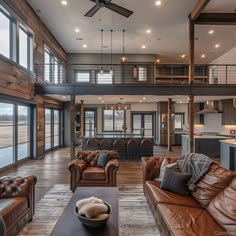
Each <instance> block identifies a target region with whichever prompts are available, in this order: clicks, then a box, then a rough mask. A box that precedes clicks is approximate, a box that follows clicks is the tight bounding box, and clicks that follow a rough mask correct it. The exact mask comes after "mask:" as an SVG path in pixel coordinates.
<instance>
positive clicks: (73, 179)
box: [68, 150, 119, 192]
mask: <svg viewBox="0 0 236 236" xmlns="http://www.w3.org/2000/svg"><path fill="white" fill-rule="evenodd" d="M101 152H108V153H109V157H110V159H109V161H108V163H107V165H106V167H105V168H101V167H97V160H98V157H99V155H100V153H101ZM118 159H119V154H118V152H116V151H112V150H111V151H108V150H97V151H79V152H78V154H77V156H76V158H75V159H74V160H72V161H71V162H70V163H69V165H68V169H69V171H70V189H71V191H72V192H74V191H75V190H76V188H77V187H78V186H99V187H101V186H110V187H113V186H116V173H117V171H118V169H119V163H118Z"/></svg>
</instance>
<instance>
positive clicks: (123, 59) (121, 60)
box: [120, 30, 128, 62]
mask: <svg viewBox="0 0 236 236" xmlns="http://www.w3.org/2000/svg"><path fill="white" fill-rule="evenodd" d="M127 60H128V58H127V57H125V30H123V55H122V57H121V58H120V62H126V61H127Z"/></svg>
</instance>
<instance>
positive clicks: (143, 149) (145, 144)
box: [140, 139, 153, 157]
mask: <svg viewBox="0 0 236 236" xmlns="http://www.w3.org/2000/svg"><path fill="white" fill-rule="evenodd" d="M140 156H141V157H152V156H153V143H152V141H151V140H150V139H143V140H142V141H141V143H140Z"/></svg>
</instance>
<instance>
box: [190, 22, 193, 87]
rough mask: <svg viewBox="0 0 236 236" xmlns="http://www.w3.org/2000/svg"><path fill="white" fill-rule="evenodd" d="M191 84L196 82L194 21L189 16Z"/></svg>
mask: <svg viewBox="0 0 236 236" xmlns="http://www.w3.org/2000/svg"><path fill="white" fill-rule="evenodd" d="M189 84H194V22H193V21H191V18H189Z"/></svg>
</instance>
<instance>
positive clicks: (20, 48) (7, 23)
mask: <svg viewBox="0 0 236 236" xmlns="http://www.w3.org/2000/svg"><path fill="white" fill-rule="evenodd" d="M18 30H19V35H18V36H17V32H18ZM16 42H18V44H17V43H16ZM0 54H2V55H3V56H5V57H7V58H8V59H10V60H12V61H14V62H16V63H17V64H18V65H20V66H22V67H24V68H26V69H28V70H30V71H33V36H32V33H30V31H29V30H27V27H24V26H23V24H21V20H20V23H19V22H18V20H17V19H16V17H13V16H12V15H11V14H9V13H8V12H7V11H6V10H5V9H4V8H3V7H1V6H0Z"/></svg>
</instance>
